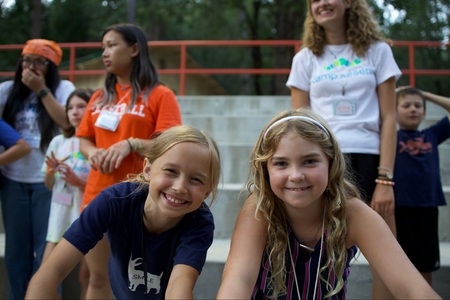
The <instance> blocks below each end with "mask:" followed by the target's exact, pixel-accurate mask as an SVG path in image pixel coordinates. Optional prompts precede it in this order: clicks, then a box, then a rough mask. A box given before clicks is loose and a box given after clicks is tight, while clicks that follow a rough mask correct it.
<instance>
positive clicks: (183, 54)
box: [0, 40, 450, 95]
mask: <svg viewBox="0 0 450 300" xmlns="http://www.w3.org/2000/svg"><path fill="white" fill-rule="evenodd" d="M59 45H60V46H61V48H63V49H68V50H69V54H70V55H69V64H68V69H67V70H60V73H61V75H65V76H68V77H69V80H71V81H74V79H75V76H83V75H103V74H104V73H105V70H75V62H76V51H77V49H86V48H94V49H95V48H98V49H101V43H100V42H82V43H60V44H59ZM23 46H24V45H23V44H11V45H0V51H2V50H21V49H22V48H23ZM148 46H149V47H179V49H180V68H178V69H177V68H175V69H159V73H160V74H172V75H179V76H180V83H179V95H184V94H185V82H186V75H195V74H197V75H198V74H211V75H212V74H222V75H225V74H228V75H231V74H260V75H262V74H265V75H270V74H289V72H290V69H289V68H265V69H251V68H188V67H187V66H186V59H187V49H188V47H200V46H202V47H205V46H206V47H218V46H220V47H233V46H241V47H248V46H272V47H277V46H291V47H294V52H298V51H299V49H300V47H301V41H298V40H184V41H149V42H148ZM393 47H407V48H408V68H407V69H402V73H403V74H405V75H408V76H409V84H410V85H412V86H415V83H416V76H417V75H450V70H449V69H416V67H415V65H416V64H415V49H416V48H420V47H438V48H439V47H445V48H448V47H450V43H442V42H434V41H393ZM0 76H8V77H10V76H14V72H13V71H4V72H3V71H0Z"/></svg>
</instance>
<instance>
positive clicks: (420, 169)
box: [394, 116, 450, 207]
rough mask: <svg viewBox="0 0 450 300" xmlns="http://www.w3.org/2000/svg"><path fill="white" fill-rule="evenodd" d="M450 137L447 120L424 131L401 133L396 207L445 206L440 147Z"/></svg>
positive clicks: (398, 143)
mask: <svg viewBox="0 0 450 300" xmlns="http://www.w3.org/2000/svg"><path fill="white" fill-rule="evenodd" d="M449 137H450V122H449V119H448V117H447V116H445V117H444V118H443V119H442V120H440V121H439V122H438V123H436V124H435V125H433V126H431V127H429V128H427V129H425V130H422V131H408V130H399V131H398V134H397V154H396V157H395V167H394V177H395V178H394V181H395V186H394V194H395V205H396V206H404V207H435V206H439V205H445V204H446V201H445V195H444V192H443V190H442V183H441V175H440V169H439V152H438V145H439V144H440V143H442V142H443V141H445V140H446V139H448V138H449Z"/></svg>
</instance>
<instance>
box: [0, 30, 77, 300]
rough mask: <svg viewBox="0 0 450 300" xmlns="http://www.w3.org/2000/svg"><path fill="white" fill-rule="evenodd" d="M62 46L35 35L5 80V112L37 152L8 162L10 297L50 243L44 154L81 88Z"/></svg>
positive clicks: (0, 101) (22, 287) (1, 95)
mask: <svg viewBox="0 0 450 300" xmlns="http://www.w3.org/2000/svg"><path fill="white" fill-rule="evenodd" d="M61 59H62V50H61V48H60V47H59V45H58V44H57V43H55V42H54V41H49V40H44V39H33V40H29V41H28V42H27V43H26V44H25V46H24V48H23V50H22V55H21V57H20V58H19V61H18V64H17V69H16V73H15V75H14V79H13V80H10V81H6V82H3V83H1V84H0V115H1V116H2V118H3V119H4V120H5V122H7V123H8V124H10V125H11V126H12V127H13V128H14V129H15V130H16V131H17V132H18V133H19V134H20V135H21V137H22V138H23V139H24V140H25V141H26V142H27V143H28V144H29V145H30V146H31V153H30V154H28V155H26V156H25V157H23V158H21V159H19V160H17V161H15V162H13V163H10V164H8V165H6V166H4V167H2V176H3V178H2V189H1V199H2V214H3V222H4V225H5V264H6V271H7V274H8V279H9V280H8V298H9V299H23V298H24V297H25V291H26V288H27V284H28V282H29V280H30V278H31V276H32V274H33V273H34V272H35V271H36V270H37V268H38V267H39V265H40V263H41V259H42V254H43V252H44V248H45V244H46V240H45V237H46V234H47V224H48V217H49V212H50V198H51V191H49V190H47V189H46V187H45V186H44V174H42V173H41V167H42V163H43V162H44V153H45V151H46V150H47V147H48V145H49V143H50V141H51V140H52V139H53V137H54V136H55V135H57V134H59V130H60V128H67V127H68V126H69V123H68V122H67V119H66V116H65V113H64V105H65V104H66V101H67V97H68V96H69V94H70V93H71V92H72V91H73V90H74V89H75V87H74V85H73V84H72V83H71V82H70V81H67V80H61V79H60V76H59V71H58V65H59V63H60V62H61Z"/></svg>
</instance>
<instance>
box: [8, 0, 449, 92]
mask: <svg viewBox="0 0 450 300" xmlns="http://www.w3.org/2000/svg"><path fill="white" fill-rule="evenodd" d="M4 1H5V0H0V4H1V6H0V7H1V10H0V28H2V30H1V31H0V43H1V44H22V43H24V42H25V41H26V40H28V39H29V38H31V36H32V31H31V29H32V28H34V29H36V24H35V23H36V22H39V21H40V22H42V26H41V28H42V33H41V36H42V37H45V38H49V39H53V40H56V41H58V42H86V41H95V42H97V41H99V40H100V36H101V33H102V31H103V29H104V28H105V27H107V26H109V25H111V24H115V23H119V22H127V17H128V9H129V7H131V6H130V5H131V4H132V3H135V5H136V6H137V9H136V14H135V19H133V20H131V21H133V22H135V23H136V24H138V25H139V26H141V27H142V28H143V29H144V30H145V31H146V32H147V35H148V37H149V38H150V39H151V40H216V39H217V40H228V39H231V40H236V39H242V40H300V38H301V33H302V26H303V21H304V16H305V9H306V4H305V3H306V1H298V0H139V1H138V0H94V1H92V0H47V1H45V0H43V2H42V7H41V9H42V16H41V19H40V20H36V18H35V19H34V21H33V17H32V11H33V9H34V6H33V5H36V2H37V3H38V2H39V0H16V1H15V3H14V4H13V5H11V6H8V7H6V6H5V5H3V4H4ZM367 1H368V2H369V4H370V5H371V7H372V8H373V13H374V15H375V16H376V17H377V19H378V20H379V23H380V26H381V28H382V30H383V31H384V32H385V34H386V35H387V36H388V37H390V38H391V39H393V40H394V41H395V40H427V41H444V42H448V41H449V32H450V29H449V9H450V0H428V1H422V0H367ZM33 3H34V4H33ZM33 22H34V23H33ZM211 49H212V48H211V47H189V48H188V51H189V55H190V56H191V57H193V58H194V59H195V60H196V61H197V62H198V63H199V64H200V65H201V66H202V67H205V68H225V67H231V68H289V67H290V64H291V60H292V57H293V55H294V54H295V53H294V49H293V48H292V47H229V46H224V47H220V48H217V47H215V48H213V49H214V51H212V50H211ZM2 54H3V55H2V60H1V61H0V68H1V69H2V70H13V69H14V68H15V64H16V62H17V57H18V56H19V55H20V52H18V51H7V52H5V53H2ZM394 54H395V57H396V60H397V61H398V63H399V65H400V66H401V68H406V67H407V66H408V53H407V49H401V48H394ZM93 55H97V56H98V55H100V51H99V50H98V49H96V50H95V51H93V50H78V52H77V58H81V57H83V56H86V57H91V56H93ZM416 55H417V57H418V59H417V60H416V67H418V68H427V69H432V68H442V67H443V66H448V65H449V59H450V58H449V54H448V50H447V49H441V48H430V49H428V48H423V49H419V50H417V53H416ZM64 57H68V55H67V54H65V56H64ZM286 78H287V75H264V76H249V75H245V76H233V75H223V76H216V79H217V80H218V81H219V82H220V83H221V84H222V85H223V86H224V87H225V88H226V90H227V91H228V92H229V93H230V94H287V93H288V92H289V90H288V89H287V88H286V87H285V82H286ZM407 79H408V78H407V76H403V77H402V79H401V80H400V84H408V80H407ZM446 80H447V78H442V76H440V77H431V76H423V77H420V79H418V81H417V84H418V86H419V87H420V88H424V89H429V90H432V91H434V92H437V93H441V94H450V91H449V90H448V89H450V84H448V80H447V81H446ZM419 84H420V85H419ZM447 87H448V88H447ZM437 89H439V90H437Z"/></svg>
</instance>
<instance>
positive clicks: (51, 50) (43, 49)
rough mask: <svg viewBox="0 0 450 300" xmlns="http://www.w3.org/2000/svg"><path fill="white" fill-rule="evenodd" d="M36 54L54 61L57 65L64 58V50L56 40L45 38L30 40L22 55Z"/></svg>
mask: <svg viewBox="0 0 450 300" xmlns="http://www.w3.org/2000/svg"><path fill="white" fill-rule="evenodd" d="M25 54H35V55H39V56H42V57H45V58H46V59H48V60H50V61H52V62H53V63H54V64H55V65H56V66H58V65H59V63H60V62H61V58H62V50H61V48H60V47H59V46H58V44H57V43H55V42H54V41H49V40H44V39H34V40H29V41H27V43H26V44H25V47H24V48H23V51H22V55H25Z"/></svg>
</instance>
